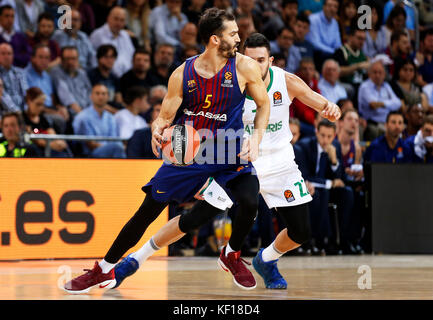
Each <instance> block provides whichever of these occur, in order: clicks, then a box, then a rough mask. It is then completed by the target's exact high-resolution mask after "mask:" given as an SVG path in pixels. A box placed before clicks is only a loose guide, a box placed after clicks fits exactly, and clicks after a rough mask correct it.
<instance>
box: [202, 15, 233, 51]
mask: <svg viewBox="0 0 433 320" xmlns="http://www.w3.org/2000/svg"><path fill="white" fill-rule="evenodd" d="M224 21H235V16H234V15H233V14H231V13H229V12H227V11H225V10H221V9H217V8H209V9H206V10H205V12H203V14H202V15H201V17H200V20H199V22H198V33H199V35H200V38H201V40H202V41H203V42H204V43H205V44H208V43H209V39H210V37H211V36H212V35H217V36H219V37H220V36H221V34H222V32H223V31H224Z"/></svg>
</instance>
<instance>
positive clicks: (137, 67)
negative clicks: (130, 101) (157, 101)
mask: <svg viewBox="0 0 433 320" xmlns="http://www.w3.org/2000/svg"><path fill="white" fill-rule="evenodd" d="M150 61H151V59H150V52H149V51H147V50H145V49H137V50H136V51H135V52H134V55H133V57H132V69H131V70H128V72H126V73H125V74H124V75H123V76H122V77H121V78H120V81H119V90H120V93H121V94H122V99H123V97H124V96H125V95H126V91H127V90H128V89H129V88H131V87H132V86H135V85H138V86H142V87H145V88H150V87H151V86H152V81H151V79H150V75H149V70H150V63H151V62H150Z"/></svg>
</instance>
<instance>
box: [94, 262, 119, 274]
mask: <svg viewBox="0 0 433 320" xmlns="http://www.w3.org/2000/svg"><path fill="white" fill-rule="evenodd" d="M98 264H99V267H100V268H101V269H102V273H108V272H110V270H111V269H113V268H114V266H115V265H116V264H114V263H109V262H107V261H105V260H104V259H102V260H101V261H100V262H98Z"/></svg>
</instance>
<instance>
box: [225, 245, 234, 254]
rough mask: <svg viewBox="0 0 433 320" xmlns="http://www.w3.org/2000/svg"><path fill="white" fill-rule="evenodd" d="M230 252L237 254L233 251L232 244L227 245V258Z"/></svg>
mask: <svg viewBox="0 0 433 320" xmlns="http://www.w3.org/2000/svg"><path fill="white" fill-rule="evenodd" d="M230 252H235V250H233V249H232V248H231V247H230V244H229V243H227V246H226V257H227V255H228V254H229V253H230Z"/></svg>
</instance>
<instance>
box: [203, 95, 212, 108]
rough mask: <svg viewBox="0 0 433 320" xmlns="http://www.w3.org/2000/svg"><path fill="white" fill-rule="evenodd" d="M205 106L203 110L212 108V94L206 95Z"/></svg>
mask: <svg viewBox="0 0 433 320" xmlns="http://www.w3.org/2000/svg"><path fill="white" fill-rule="evenodd" d="M204 102H205V105H204V106H203V109H207V108H209V107H210V105H211V104H212V95H211V94H207V95H206V99H205V100H204Z"/></svg>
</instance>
